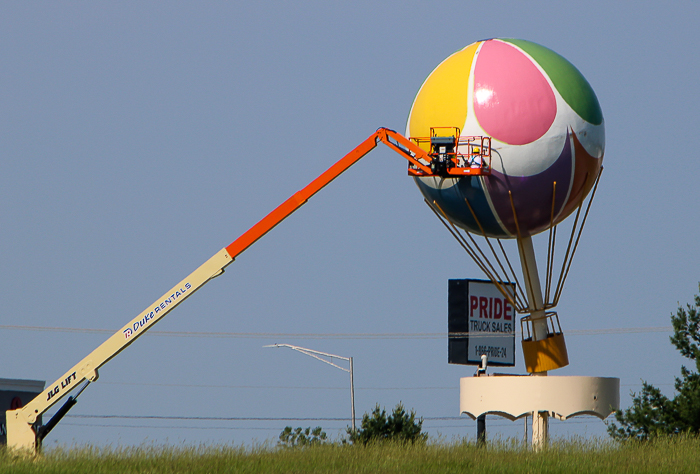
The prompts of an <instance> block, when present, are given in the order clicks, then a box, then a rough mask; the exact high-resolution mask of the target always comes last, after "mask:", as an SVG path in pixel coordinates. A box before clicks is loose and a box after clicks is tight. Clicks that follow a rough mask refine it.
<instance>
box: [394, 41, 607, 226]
mask: <svg viewBox="0 0 700 474" xmlns="http://www.w3.org/2000/svg"><path fill="white" fill-rule="evenodd" d="M431 127H458V128H459V129H460V130H461V136H490V137H491V139H492V141H491V144H492V151H491V152H492V161H491V166H492V172H491V174H490V175H488V176H481V177H478V176H469V177H461V178H441V177H421V178H416V183H417V184H418V187H419V189H420V191H421V192H422V193H423V195H424V196H425V197H426V199H427V200H428V202H430V203H432V202H433V201H435V202H436V203H437V204H438V205H439V206H440V208H441V209H442V211H443V212H445V214H446V215H447V216H448V217H449V218H450V220H452V221H453V222H454V223H455V224H457V225H458V226H460V227H462V228H463V229H465V230H467V231H469V232H474V233H478V234H481V233H482V232H481V230H480V226H479V224H480V225H481V227H482V228H483V230H484V233H485V234H486V235H487V236H490V237H498V238H512V237H516V236H517V231H516V220H515V219H516V217H514V212H513V207H514V208H515V216H517V223H518V226H519V228H520V232H521V235H523V236H527V235H534V234H537V233H539V232H542V231H543V230H546V229H548V228H549V227H550V224H552V223H553V224H554V225H556V224H557V223H559V222H561V221H562V220H564V219H565V218H566V217H567V216H569V215H570V214H571V213H572V212H573V211H574V210H575V209H576V208H577V207H578V205H579V204H580V203H581V202H582V200H583V199H584V198H585V196H586V195H587V194H588V192H589V191H590V190H591V188H592V186H593V184H594V183H595V180H596V177H597V175H598V172H599V169H600V167H601V165H602V161H603V154H604V150H605V124H604V120H603V114H602V111H601V109H600V105H599V103H598V99H597V98H596V95H595V93H594V92H593V89H592V88H591V86H590V85H589V83H588V81H586V79H585V78H584V77H583V75H582V74H581V73H580V72H579V71H578V69H576V67H574V66H573V65H572V64H571V63H570V62H569V61H567V60H566V59H564V58H563V57H562V56H560V55H558V54H557V53H555V52H554V51H552V50H550V49H547V48H545V47H544V46H540V45H538V44H536V43H532V42H530V41H525V40H516V39H489V40H485V41H478V42H476V43H473V44H471V45H469V46H467V47H466V48H464V49H462V50H461V51H458V52H456V53H454V54H453V55H451V56H450V57H448V58H447V59H445V60H444V61H443V62H442V63H441V64H440V65H439V66H438V67H437V68H435V70H434V71H433V72H432V73H431V74H430V75H429V76H428V78H427V79H426V80H425V82H424V83H423V85H422V86H421V88H420V90H419V91H418V94H417V95H416V98H415V100H414V102H413V106H412V107H411V112H410V114H409V117H408V123H407V126H406V135H407V136H409V137H427V136H429V135H430V128H431ZM554 182H556V188H555V186H554V184H553V183H554ZM511 196H512V200H513V205H511ZM552 203H554V214H553V216H554V218H553V219H552ZM470 207H471V210H470ZM477 220H478V222H477Z"/></svg>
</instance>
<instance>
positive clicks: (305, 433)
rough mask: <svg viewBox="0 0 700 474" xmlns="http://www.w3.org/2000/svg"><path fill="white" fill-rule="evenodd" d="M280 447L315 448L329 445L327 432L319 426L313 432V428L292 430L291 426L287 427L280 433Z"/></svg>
mask: <svg viewBox="0 0 700 474" xmlns="http://www.w3.org/2000/svg"><path fill="white" fill-rule="evenodd" d="M279 439H280V440H279V442H278V443H277V445H278V446H284V447H287V448H298V447H304V446H315V445H319V444H324V443H327V442H328V440H327V436H326V432H325V431H323V430H322V429H321V427H320V426H317V427H316V428H314V429H313V430H312V429H311V427H309V428H306V429H302V428H301V427H299V428H296V429H292V427H291V426H287V427H285V428H284V430H282V432H281V433H280V438H279Z"/></svg>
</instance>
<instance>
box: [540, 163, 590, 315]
mask: <svg viewBox="0 0 700 474" xmlns="http://www.w3.org/2000/svg"><path fill="white" fill-rule="evenodd" d="M602 174H603V167H602V166H601V167H600V169H599V170H598V176H596V179H595V184H594V185H593V191H592V192H591V197H590V199H589V200H588V205H587V206H586V212H585V213H584V214H583V220H582V221H581V227H579V229H578V234H577V235H576V242H575V243H574V248H573V250H572V251H571V257H570V258H569V259H568V262H567V259H566V257H564V262H563V263H562V273H561V274H560V275H559V282H558V283H557V289H556V291H555V292H554V301H553V302H552V306H556V305H557V303H559V298H560V297H561V292H562V290H563V287H564V282H565V281H566V277H567V276H568V275H569V269H570V268H571V262H572V261H573V259H574V254H575V253H576V249H577V248H578V243H579V240H580V239H581V233H582V232H583V226H585V225H586V219H587V218H588V212H589V211H590V210H591V204H592V203H593V198H594V197H595V193H596V191H597V189H598V183H599V182H600V176H601V175H602ZM584 182H585V181H584ZM584 197H585V194H583V193H582V197H581V204H579V209H578V211H577V212H576V220H575V221H574V226H573V227H572V229H571V237H570V238H569V247H571V241H572V239H573V235H574V230H575V229H576V223H577V221H578V217H579V213H580V212H581V208H582V207H583V199H584ZM566 252H567V255H568V253H569V249H568V248H567V251H566ZM565 265H566V271H565V270H564V266H565Z"/></svg>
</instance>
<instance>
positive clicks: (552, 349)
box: [520, 311, 569, 373]
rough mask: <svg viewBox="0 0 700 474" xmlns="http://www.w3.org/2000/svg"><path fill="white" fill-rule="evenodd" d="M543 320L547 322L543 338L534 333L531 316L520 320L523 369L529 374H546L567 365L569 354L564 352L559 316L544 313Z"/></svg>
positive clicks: (564, 344)
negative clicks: (523, 358)
mask: <svg viewBox="0 0 700 474" xmlns="http://www.w3.org/2000/svg"><path fill="white" fill-rule="evenodd" d="M544 319H546V321H547V329H546V332H547V333H546V335H544V337H543V336H542V335H541V334H536V333H535V325H534V324H533V323H534V322H535V321H536V320H534V319H532V317H531V316H525V317H524V318H522V319H521V320H520V328H521V330H522V332H521V334H522V337H523V340H522V345H523V355H524V357H525V368H526V369H527V371H528V372H529V373H537V372H547V371H549V370H554V369H559V368H561V367H566V366H567V365H569V354H568V353H567V351H566V343H565V342H564V333H563V332H562V330H561V325H560V324H559V316H558V315H557V313H555V312H553V311H552V312H548V313H545V316H544Z"/></svg>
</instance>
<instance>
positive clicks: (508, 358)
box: [447, 280, 516, 367]
mask: <svg viewBox="0 0 700 474" xmlns="http://www.w3.org/2000/svg"><path fill="white" fill-rule="evenodd" d="M501 285H502V286H503V287H504V288H506V289H507V291H511V292H512V293H511V294H515V284H514V283H501ZM515 323H516V313H515V309H514V308H513V305H511V304H510V303H509V302H508V299H507V298H505V297H504V296H503V294H501V292H500V291H499V290H498V287H497V286H496V285H495V284H494V283H492V282H490V281H485V280H449V281H448V317H447V332H448V339H447V340H448V343H447V345H448V363H450V364H464V365H480V364H481V355H482V354H486V355H487V356H488V363H489V365H499V366H509V367H513V366H515Z"/></svg>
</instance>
